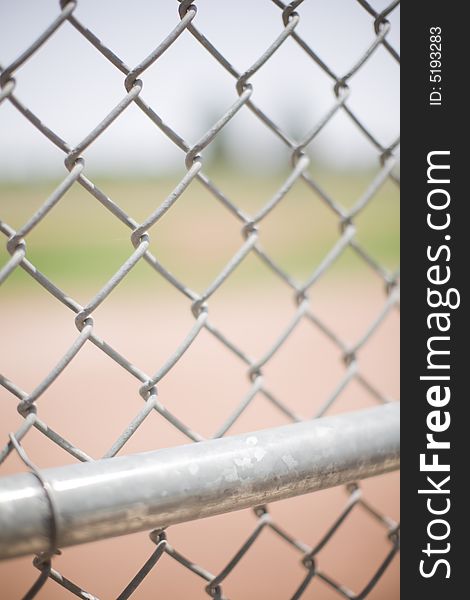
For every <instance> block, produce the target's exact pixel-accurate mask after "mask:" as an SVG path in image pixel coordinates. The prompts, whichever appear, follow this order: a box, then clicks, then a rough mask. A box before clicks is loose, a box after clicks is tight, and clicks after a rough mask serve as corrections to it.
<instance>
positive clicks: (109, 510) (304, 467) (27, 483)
mask: <svg viewBox="0 0 470 600" xmlns="http://www.w3.org/2000/svg"><path fill="white" fill-rule="evenodd" d="M398 465H399V405H398V404H397V403H391V404H388V405H384V406H379V407H376V408H372V409H366V410H361V411H355V412H353V413H345V414H341V415H339V416H333V417H323V418H321V419H316V420H312V421H304V422H303V423H295V424H292V425H286V426H284V427H276V428H272V429H265V430H262V431H257V432H254V433H246V434H243V435H237V436H230V437H225V438H221V439H216V440H209V441H204V442H200V443H198V444H187V445H184V446H177V447H175V448H164V449H161V450H156V451H152V452H146V453H141V454H134V455H128V456H120V457H114V458H107V459H101V460H97V461H93V462H87V463H78V464H74V465H69V466H64V467H56V468H52V469H46V470H44V471H42V472H41V477H40V478H38V477H36V476H35V474H34V473H24V474H18V475H12V476H9V477H5V478H3V479H1V480H0V529H1V531H2V540H1V542H0V557H1V558H7V557H12V556H16V555H20V554H28V553H33V552H41V551H46V550H47V549H48V548H49V547H50V545H51V520H53V521H54V522H53V524H52V525H53V529H54V532H55V537H56V540H55V541H56V542H57V545H58V546H69V545H72V544H79V543H82V542H88V541H92V540H97V539H101V538H105V537H112V536H116V535H121V534H125V533H131V532H135V531H140V530H144V529H150V528H152V527H165V526H168V525H172V524H175V523H180V522H183V521H189V520H193V519H199V518H202V517H207V516H211V515H215V514H221V513H225V512H230V511H233V510H239V509H242V508H247V507H250V506H252V507H253V506H258V505H260V504H264V503H265V502H272V501H275V500H281V499H284V498H289V497H292V496H297V495H300V494H305V493H308V492H312V491H315V490H320V489H324V488H328V487H333V486H336V485H339V484H342V483H348V482H352V481H354V480H356V479H364V478H365V477H370V476H373V475H377V474H380V473H384V472H387V471H390V470H393V469H396V468H398ZM13 498H14V500H15V502H12V499H13ZM52 507H53V510H52V512H51V508H52Z"/></svg>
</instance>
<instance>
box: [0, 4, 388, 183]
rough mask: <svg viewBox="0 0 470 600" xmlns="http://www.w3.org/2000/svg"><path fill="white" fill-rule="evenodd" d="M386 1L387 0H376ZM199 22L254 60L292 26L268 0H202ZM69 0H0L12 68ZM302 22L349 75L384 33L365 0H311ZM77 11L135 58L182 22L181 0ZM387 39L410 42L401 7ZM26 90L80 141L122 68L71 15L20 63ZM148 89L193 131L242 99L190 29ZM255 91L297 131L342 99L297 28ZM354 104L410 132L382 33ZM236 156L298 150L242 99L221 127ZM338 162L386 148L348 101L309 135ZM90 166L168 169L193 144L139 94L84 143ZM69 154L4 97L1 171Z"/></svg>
mask: <svg viewBox="0 0 470 600" xmlns="http://www.w3.org/2000/svg"><path fill="white" fill-rule="evenodd" d="M371 4H372V6H373V7H374V8H375V9H376V10H381V9H383V8H384V7H385V6H386V5H387V4H388V2H387V1H383V0H371ZM196 5H197V9H198V12H197V15H196V17H195V19H194V21H193V23H194V25H195V26H196V27H197V28H198V29H199V30H200V31H201V32H203V33H204V35H206V37H207V38H208V39H209V40H210V41H211V42H212V43H213V44H214V45H215V46H216V47H217V49H218V50H219V51H221V53H222V54H223V55H224V56H225V57H226V58H227V59H228V60H229V61H230V62H231V63H232V64H233V65H234V67H235V68H236V69H237V70H238V71H239V72H243V71H245V70H246V69H248V68H249V67H250V66H251V64H253V63H254V62H255V61H256V59H257V58H258V57H259V56H260V55H261V54H262V52H263V51H264V50H265V49H266V48H268V47H269V45H270V44H271V43H272V42H273V40H274V39H276V37H277V36H278V35H279V33H280V32H281V31H282V28H283V25H282V18H281V10H280V9H279V8H278V7H277V6H276V5H275V4H274V3H273V2H271V1H269V0H252V1H251V2H250V1H249V0H239V1H238V2H234V1H233V0H231V1H230V2H229V1H228V0H200V1H197V2H196ZM58 6H59V3H58V1H57V0H40V1H37V0H16V1H13V0H0V23H2V35H1V36H0V65H1V66H2V67H3V68H4V67H5V66H7V65H8V64H9V63H10V62H11V61H12V60H14V59H15V58H16V57H17V56H18V55H19V54H21V52H22V51H24V49H25V48H27V47H28V45H29V44H30V43H31V42H32V41H33V40H34V39H35V38H36V37H37V36H38V35H39V34H40V33H41V32H42V31H43V30H44V28H45V27H46V26H47V25H48V24H49V23H50V22H51V21H52V20H53V19H54V18H55V16H57V14H58V12H59V7H58ZM298 12H299V14H300V21H299V24H298V26H297V28H296V31H297V33H298V34H299V35H300V36H301V37H302V38H304V39H305V41H306V42H307V43H308V44H309V45H310V46H311V48H312V49H313V50H315V52H316V53H317V54H318V55H319V56H320V57H321V59H322V60H323V61H324V62H325V63H326V64H328V66H329V67H330V68H331V69H332V70H334V71H335V72H336V73H338V74H339V75H342V74H344V73H346V72H347V71H348V70H349V69H350V67H351V66H352V65H354V63H355V62H356V61H357V59H358V58H359V57H360V56H361V55H362V54H363V52H364V51H365V50H366V49H367V47H368V46H369V45H370V44H371V43H372V42H373V40H374V36H375V34H374V28H373V19H372V18H371V16H370V15H369V14H368V13H367V12H366V11H365V10H364V9H363V8H362V7H361V6H360V5H359V3H358V2H356V1H355V0H305V1H304V2H303V3H302V4H301V6H300V7H299V8H298ZM74 14H75V16H76V18H77V19H78V20H80V21H81V22H82V23H83V24H84V25H85V26H86V27H88V28H89V29H90V30H91V31H93V33H94V34H95V35H96V36H98V37H99V38H100V39H101V40H102V41H103V42H104V43H105V44H106V45H107V46H108V47H109V48H111V49H112V50H113V51H114V53H115V54H117V55H118V56H119V57H120V58H121V59H122V60H123V61H124V62H125V63H126V64H127V65H128V66H130V67H134V66H135V65H137V64H139V63H140V62H141V61H142V59H143V58H144V57H145V56H146V55H147V54H149V53H150V52H151V51H152V50H153V49H154V48H155V47H156V46H157V45H158V44H159V42H160V41H161V40H162V39H163V38H164V37H165V36H166V35H167V34H168V33H169V31H171V29H172V28H173V27H174V26H175V25H176V24H177V23H178V21H179V16H178V2H177V0H160V1H156V0H153V1H150V0H133V1H132V2H129V0H99V1H98V2H97V1H96V0H78V5H77V8H76V11H75V13H74ZM389 18H390V21H391V31H390V33H389V34H388V40H389V41H390V42H391V43H392V45H393V46H394V47H395V48H396V49H399V9H397V10H395V11H393V13H392V14H391V15H390V17H389ZM15 79H16V81H17V85H16V89H15V94H16V95H17V97H18V98H19V99H20V100H21V101H22V102H23V103H24V105H26V106H27V107H28V108H29V109H30V110H32V111H33V112H34V113H35V114H36V115H37V116H38V117H39V118H40V119H41V120H42V121H43V122H44V123H45V124H47V125H48V127H50V128H51V129H52V130H54V131H56V132H57V133H58V134H59V135H60V136H61V137H62V138H63V139H65V140H66V141H67V142H68V143H69V144H70V145H72V146H74V145H76V144H77V143H79V142H80V141H81V140H82V139H83V138H84V137H85V136H86V135H87V134H88V133H89V132H90V131H91V130H92V129H93V128H94V127H95V126H96V124H97V123H99V122H100V121H101V120H102V119H103V118H104V116H105V115H106V114H107V113H108V112H109V111H110V110H111V109H112V108H113V106H115V105H116V104H117V103H118V102H119V101H120V100H121V99H122V98H123V97H124V95H125V88H124V76H123V74H122V73H120V72H119V71H118V70H117V69H116V68H115V67H114V66H113V65H111V63H109V62H108V61H107V60H106V59H105V58H104V57H103V56H102V55H101V54H100V53H99V52H98V51H97V50H96V49H95V48H94V47H93V46H92V45H91V44H90V43H89V42H88V41H87V40H86V39H85V38H83V36H81V35H80V34H79V33H78V32H77V31H76V30H75V29H74V28H73V27H72V26H71V25H70V24H69V23H65V24H64V25H63V26H62V27H61V28H60V29H59V30H58V31H57V32H55V33H54V35H53V36H52V38H51V39H50V40H49V41H48V42H47V43H46V44H45V45H44V46H43V47H41V48H40V49H39V50H38V51H37V52H36V53H35V54H34V56H33V57H32V58H31V59H30V60H28V61H27V62H26V63H25V64H24V65H23V66H21V68H19V69H18V71H17V72H16V73H15ZM141 79H142V81H143V84H144V86H143V90H142V93H141V95H142V97H143V98H144V99H145V100H146V102H148V103H149V104H150V105H151V106H152V108H153V109H154V110H155V112H156V113H157V114H158V115H159V116H160V117H162V118H163V120H164V121H165V122H166V123H168V124H169V125H170V126H171V127H172V128H173V129H174V130H175V131H177V132H178V134H179V135H180V136H182V137H183V138H184V139H185V140H187V141H188V143H189V144H194V143H195V142H196V141H197V140H198V139H199V138H200V137H201V135H202V134H203V133H204V132H205V131H207V129H208V128H209V127H210V125H211V123H213V122H215V121H216V120H217V119H218V118H219V117H220V116H221V115H222V114H224V112H225V111H226V110H227V109H228V108H229V107H230V106H231V104H232V103H233V102H234V101H235V100H236V99H237V92H236V89H235V80H234V78H233V77H232V76H231V75H230V74H229V73H227V72H226V71H225V70H224V69H223V67H222V66H221V65H220V64H218V63H217V61H216V60H215V59H214V58H213V57H212V56H210V54H209V53H208V52H207V50H205V49H204V48H203V47H202V46H201V45H200V44H199V43H198V42H197V41H196V40H195V39H194V37H193V36H192V35H191V34H190V33H189V32H188V31H185V32H183V34H182V35H181V36H180V37H179V38H178V40H177V41H176V42H175V43H174V44H173V45H172V46H171V47H170V48H169V49H168V50H167V52H165V53H164V54H163V56H162V57H160V58H159V59H158V60H157V61H156V63H154V64H153V65H152V66H151V67H149V69H148V70H147V71H146V72H145V73H144V74H143V75H142V76H141ZM250 81H251V83H252V85H253V96H252V99H253V101H254V102H255V103H256V104H258V105H259V106H260V107H261V108H262V109H263V110H264V112H265V113H266V114H267V115H268V116H269V117H270V118H271V119H272V120H273V121H275V122H276V123H279V125H280V126H281V127H282V128H283V129H285V130H286V131H287V132H289V133H290V134H291V135H293V136H294V138H295V137H296V136H297V137H299V136H300V137H301V136H302V134H305V133H306V132H308V131H309V130H310V129H312V128H313V126H314V125H315V123H316V122H318V121H319V120H320V119H321V118H322V116H323V115H324V114H325V113H326V112H327V111H328V110H329V109H330V108H331V107H332V106H333V105H334V93H333V84H332V81H331V80H330V78H329V77H328V76H327V75H325V73H324V72H322V70H321V69H320V68H319V67H318V66H317V65H316V64H315V63H314V61H313V60H312V59H311V58H310V57H309V56H308V55H307V54H306V53H305V52H304V51H303V50H302V49H301V48H300V47H299V46H298V44H296V42H295V41H294V40H292V39H287V40H286V42H285V43H284V44H283V45H282V46H281V48H279V50H278V51H277V52H276V53H275V55H274V56H273V57H272V58H271V59H270V60H269V61H268V62H267V63H266V64H265V65H264V66H263V67H262V68H261V69H260V70H259V71H258V72H257V73H256V74H255V75H254V76H253V78H252V79H251V80H250ZM349 83H350V90H351V91H350V97H349V99H348V106H349V107H350V108H351V109H352V110H353V111H354V113H355V114H357V116H358V117H359V118H360V120H361V121H363V122H364V123H365V124H366V125H367V127H368V128H369V129H370V131H371V132H372V133H373V135H374V136H376V138H377V139H378V140H379V141H380V142H381V143H382V144H383V145H388V144H390V143H392V142H393V141H394V140H395V139H396V137H397V136H398V132H399V69H398V64H397V63H396V62H395V60H394V59H393V58H392V57H391V56H390V55H389V53H388V52H387V51H386V50H385V49H384V48H383V47H382V46H380V47H379V48H378V49H377V51H376V52H375V53H374V54H373V55H372V57H371V58H370V59H369V60H368V61H367V63H366V64H365V65H364V66H363V67H362V68H361V69H360V70H359V72H358V73H357V74H355V75H354V76H353V77H352V78H351V80H350V82H349ZM223 137H224V142H225V145H226V152H227V153H228V155H229V159H230V160H231V161H234V163H237V164H238V165H240V166H243V167H250V168H255V169H261V168H263V169H265V168H268V167H273V166H274V167H275V166H276V165H278V164H281V162H282V161H284V162H285V160H286V149H285V147H284V146H283V144H282V142H280V141H279V140H278V138H277V137H276V136H275V135H274V134H273V133H272V132H270V131H269V130H268V129H267V128H266V127H265V125H263V124H261V123H260V122H259V120H258V119H257V118H256V117H255V116H254V115H253V114H252V113H251V112H250V111H249V109H248V108H246V107H243V108H242V109H241V111H240V112H239V113H238V114H237V116H236V117H235V118H234V119H233V120H232V121H231V122H230V123H229V124H228V125H227V127H226V128H225V130H224V132H223ZM308 151H309V153H310V154H311V155H312V156H313V157H315V158H316V159H317V160H318V161H321V163H325V164H326V165H327V166H328V167H332V168H343V169H344V168H347V169H357V168H367V167H368V166H369V165H374V166H375V165H376V164H377V151H376V150H375V149H374V147H373V146H372V145H371V143H370V142H369V141H368V140H367V139H365V137H364V135H363V134H362V133H361V132H360V131H359V130H358V129H357V127H356V126H355V125H354V124H353V123H352V122H351V120H350V119H349V117H348V116H347V115H345V114H344V113H343V112H342V111H340V112H339V113H337V114H336V115H335V117H334V118H333V119H332V120H331V121H330V123H329V124H328V125H327V126H326V127H325V128H324V130H323V131H322V132H321V133H320V135H319V136H318V137H317V138H315V140H314V141H313V142H312V144H311V145H310V146H309V147H308ZM84 156H85V159H86V161H87V169H89V170H90V171H92V172H97V173H104V174H107V175H110V176H113V175H117V174H124V175H132V174H136V173H137V174H145V175H161V174H164V173H165V172H168V171H169V170H170V171H171V170H174V169H177V168H180V167H181V165H182V164H184V153H183V152H182V151H181V150H179V149H178V148H176V147H175V146H174V144H173V143H172V142H170V141H169V140H168V139H167V138H166V137H165V135H164V134H163V133H162V132H161V131H160V130H159V129H158V128H157V127H156V126H155V125H154V124H153V123H152V122H151V121H149V119H148V118H147V117H146V116H145V115H144V114H143V113H142V111H141V110H140V109H139V108H138V107H137V106H136V105H134V104H131V105H130V106H129V107H128V109H126V111H125V112H124V114H123V115H121V116H120V117H119V118H118V119H117V120H116V121H115V122H114V123H113V124H112V125H111V127H110V128H109V129H108V130H107V131H106V132H105V133H104V134H103V135H102V136H101V137H100V138H99V139H98V140H97V141H96V142H95V143H94V144H93V145H92V146H91V147H90V148H89V149H87V150H86V151H85V153H84ZM63 159H64V155H63V153H62V152H61V151H60V150H58V149H56V148H55V147H54V146H53V144H52V143H51V142H50V141H48V140H47V139H45V138H44V136H43V135H42V134H41V133H39V132H37V131H35V130H34V128H33V127H32V126H31V124H30V123H29V122H28V121H27V120H26V119H25V118H24V117H23V116H22V115H21V114H20V113H18V111H17V110H16V109H15V108H14V107H13V106H12V105H11V104H10V103H9V102H8V101H6V102H3V104H2V105H0V178H2V179H23V178H26V177H51V176H55V175H57V174H60V173H63V169H64V167H63Z"/></svg>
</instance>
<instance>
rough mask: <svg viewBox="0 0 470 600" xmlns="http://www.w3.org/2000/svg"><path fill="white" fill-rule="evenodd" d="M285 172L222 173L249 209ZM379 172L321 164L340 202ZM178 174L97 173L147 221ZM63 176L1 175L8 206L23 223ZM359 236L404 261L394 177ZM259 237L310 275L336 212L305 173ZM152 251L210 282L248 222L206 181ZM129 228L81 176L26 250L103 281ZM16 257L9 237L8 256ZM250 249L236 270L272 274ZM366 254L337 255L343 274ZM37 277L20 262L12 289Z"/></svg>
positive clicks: (71, 273) (291, 268)
mask: <svg viewBox="0 0 470 600" xmlns="http://www.w3.org/2000/svg"><path fill="white" fill-rule="evenodd" d="M286 176H287V173H286V174H280V175H279V176H277V177H273V176H254V175H252V174H246V173H242V174H240V175H239V176H236V175H234V174H233V173H228V172H226V171H225V170H223V169H219V170H218V171H217V172H216V173H215V174H214V176H213V181H214V182H215V184H216V185H217V186H218V187H219V189H221V190H222V191H223V192H224V194H225V195H226V196H227V197H228V198H229V199H230V200H231V201H232V202H233V203H234V204H236V205H237V206H238V207H240V208H241V209H242V210H244V211H245V212H246V213H248V214H251V215H253V214H255V213H256V212H257V211H258V210H259V209H260V208H261V207H262V206H263V205H264V204H265V203H266V202H268V200H269V199H270V198H271V197H272V195H273V194H274V193H275V191H276V190H277V189H278V188H279V187H280V186H281V185H282V182H283V180H284V178H285V177H286ZM373 176H374V173H372V172H367V173H366V172H364V173H359V174H348V173H333V172H326V171H321V172H320V173H319V174H318V175H317V176H316V179H317V180H318V181H319V182H320V185H321V186H322V188H323V189H324V190H325V191H326V192H327V193H328V195H329V196H330V197H331V198H333V199H334V200H335V201H336V202H338V203H340V204H341V205H342V206H344V207H351V206H352V205H353V204H354V203H355V202H356V201H357V200H358V198H359V197H361V195H362V194H363V193H364V191H365V190H366V189H367V187H368V185H369V184H370V182H371V181H372V179H373ZM178 181H179V176H178V174H175V175H174V176H172V177H170V176H168V177H166V178H159V179H145V178H141V179H138V180H137V179H129V178H123V179H114V180H110V179H105V178H103V177H93V182H94V183H95V184H96V185H97V186H98V187H99V188H100V189H102V190H103V191H104V192H105V193H107V194H108V196H110V197H111V198H112V199H113V201H115V202H116V203H117V204H118V205H119V206H120V207H122V208H123V209H124V210H125V211H126V212H127V213H128V214H129V215H130V216H132V217H133V218H134V219H136V220H137V221H138V222H141V221H143V220H144V219H145V218H146V217H147V216H148V215H149V214H150V213H151V212H152V211H153V210H155V208H156V207H158V206H159V205H160V204H161V202H163V200H164V199H165V197H166V196H167V195H168V194H169V193H170V192H171V191H172V189H173V188H174V186H175V185H176V183H177V182H178ZM57 183H58V182H53V181H41V182H31V183H26V184H17V183H5V182H3V183H0V215H1V218H2V219H3V220H4V221H5V222H7V223H8V224H9V225H10V226H12V227H13V228H15V229H18V228H19V227H20V226H21V225H22V224H23V223H25V222H26V221H27V219H28V218H29V217H30V216H31V215H32V214H33V213H34V212H35V211H36V210H37V209H38V208H39V207H40V206H41V204H42V203H44V201H45V200H46V198H47V197H48V196H49V194H50V193H51V192H52V191H53V190H54V188H55V186H56V185H57ZM355 224H356V227H357V235H356V239H357V240H358V241H359V242H360V243H361V244H362V245H363V247H364V248H365V249H366V250H367V251H368V252H369V253H370V254H371V255H372V256H373V257H374V258H375V259H376V260H378V262H380V263H381V264H383V265H384V266H386V267H387V268H389V269H391V270H395V269H396V268H397V266H398V255H399V206H398V189H397V188H396V186H395V185H394V183H393V182H391V181H388V182H386V183H385V184H384V185H383V186H382V188H381V189H380V190H379V192H378V193H377V194H376V195H375V196H374V198H373V199H372V201H371V202H370V203H369V204H368V205H367V206H366V207H365V209H364V210H363V211H362V212H361V213H360V214H359V215H358V216H357V217H356V219H355ZM259 230H260V242H261V244H262V246H263V248H264V249H266V250H267V251H268V253H269V254H270V256H271V257H272V258H273V259H274V260H276V261H277V262H278V264H279V265H280V266H281V267H283V268H284V269H285V270H286V271H288V272H289V273H291V274H292V275H293V276H294V277H296V278H298V279H299V280H302V279H305V278H306V277H307V276H308V275H309V273H311V272H312V271H313V270H314V268H315V266H316V265H318V263H319V262H320V261H321V259H322V258H323V257H324V256H325V254H326V253H327V252H328V250H329V249H330V248H331V246H332V245H333V243H334V242H335V241H336V240H337V239H338V232H339V223H338V218H337V216H336V215H335V214H334V213H333V211H332V210H331V209H330V208H329V207H328V206H327V205H326V204H325V203H324V201H323V200H322V199H320V197H319V196H317V195H316V193H315V192H313V191H312V190H311V189H310V188H309V187H308V186H307V185H306V184H305V183H304V182H303V181H298V182H297V183H296V184H295V185H294V187H293V188H292V190H291V191H290V192H289V193H288V195H287V196H286V197H285V198H284V199H283V200H282V202H281V203H280V204H279V205H278V206H277V207H276V208H275V209H274V210H273V211H272V212H271V213H270V214H268V215H267V216H266V218H265V219H264V220H263V221H262V223H261V224H260V226H259ZM150 236H151V250H152V252H153V253H154V254H155V255H156V257H157V258H158V260H159V261H160V262H161V263H162V264H163V265H164V266H165V267H166V268H167V269H169V270H170V271H171V272H172V273H174V274H175V275H176V276H177V277H179V278H180V279H181V280H182V281H184V282H185V283H186V284H187V285H189V286H190V287H193V289H195V290H197V291H199V290H202V289H204V288H205V287H206V286H207V285H208V284H209V282H210V281H211V280H212V279H213V278H214V277H215V276H216V274H217V273H218V272H219V271H220V270H221V269H222V268H223V266H224V265H225V264H226V262H227V261H228V260H229V259H230V257H231V256H232V255H233V254H234V253H235V251H236V250H237V249H238V248H239V247H240V245H241V243H242V239H243V238H242V236H241V224H240V222H239V221H238V220H237V218H236V217H235V216H234V215H233V214H231V213H230V212H229V211H228V210H227V208H226V207H225V206H223V205H222V204H221V203H220V202H219V201H218V200H217V199H215V198H214V197H213V196H212V195H211V194H210V193H209V192H208V191H207V190H206V189H205V188H204V186H203V185H202V184H201V183H200V182H199V181H194V182H193V183H192V184H191V186H190V187H189V188H188V190H186V192H185V193H184V194H183V196H182V197H181V198H180V199H179V200H178V201H177V202H176V204H175V205H174V206H173V207H172V208H171V209H170V211H169V212H167V213H166V214H165V215H164V217H163V218H162V219H161V220H160V221H159V222H158V223H157V224H156V225H155V226H154V227H153V228H152V229H151V230H150ZM129 238H130V230H129V229H128V228H127V227H126V226H125V225H123V224H122V223H121V222H120V221H119V220H118V219H117V218H116V217H114V215H112V214H111V213H110V212H109V211H108V210H107V209H106V208H104V207H103V206H102V205H101V204H100V203H99V202H98V201H97V200H96V199H95V198H93V197H92V196H91V195H90V194H89V193H88V192H87V191H86V190H84V189H83V188H82V187H81V186H80V185H78V184H75V185H74V186H73V187H72V188H71V190H69V192H68V193H67V194H66V196H65V197H64V198H63V199H62V200H61V201H60V202H59V203H58V204H57V205H56V206H55V207H54V208H53V209H52V210H51V212H50V213H49V214H48V215H47V216H46V218H45V219H44V220H43V221H42V222H41V223H39V224H38V226H37V227H36V228H35V229H34V230H33V231H32V232H31V233H30V234H29V235H28V236H27V257H28V258H29V260H31V262H33V264H34V265H35V266H36V267H37V268H38V269H39V270H41V271H42V272H43V273H45V274H46V275H47V276H48V277H49V278H51V279H52V280H53V281H54V282H55V283H57V284H58V285H59V286H65V287H66V288H70V287H71V288H72V289H73V290H76V289H78V288H82V287H84V286H85V287H92V288H96V287H97V286H99V285H100V284H103V283H104V282H105V281H106V280H107V279H108V278H109V277H110V276H111V275H112V274H113V273H114V272H115V271H116V270H117V269H118V268H119V266H120V265H121V264H122V263H123V262H124V260H125V259H126V258H127V257H128V256H129V255H130V254H131V253H132V250H133V247H132V244H131V242H130V239H129ZM7 259H8V254H7V252H6V250H5V246H4V244H2V248H1V250H0V264H4V262H5V261H6V260H7ZM259 267H260V266H259V260H258V259H257V258H256V257H252V256H250V257H248V258H247V259H246V260H245V261H244V263H243V264H242V265H241V267H240V268H239V270H238V272H237V277H238V278H239V281H240V282H243V281H250V282H251V283H252V282H253V281H258V282H260V283H263V282H264V281H265V279H266V277H269V270H268V269H264V268H259ZM358 268H363V263H362V261H360V260H358V258H357V256H356V255H355V253H354V252H352V251H351V250H349V249H348V250H347V251H346V252H345V253H344V255H343V256H342V257H341V258H340V259H339V260H338V262H337V264H336V265H335V269H336V270H337V271H338V273H339V274H340V275H341V276H344V274H345V271H346V272H354V273H357V269H358ZM148 274H149V267H148V265H146V264H138V265H137V266H136V268H135V271H134V273H132V275H131V277H132V285H139V284H141V283H143V282H145V280H146V278H147V277H148ZM29 280H30V278H29V277H28V276H27V275H26V274H25V273H24V272H22V270H21V269H17V270H16V271H15V273H13V274H12V276H11V277H10V278H9V280H8V283H7V284H6V285H5V286H4V289H5V292H7V293H8V291H9V290H10V291H14V290H16V289H17V287H18V286H22V285H25V284H27V283H28V282H29Z"/></svg>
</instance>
